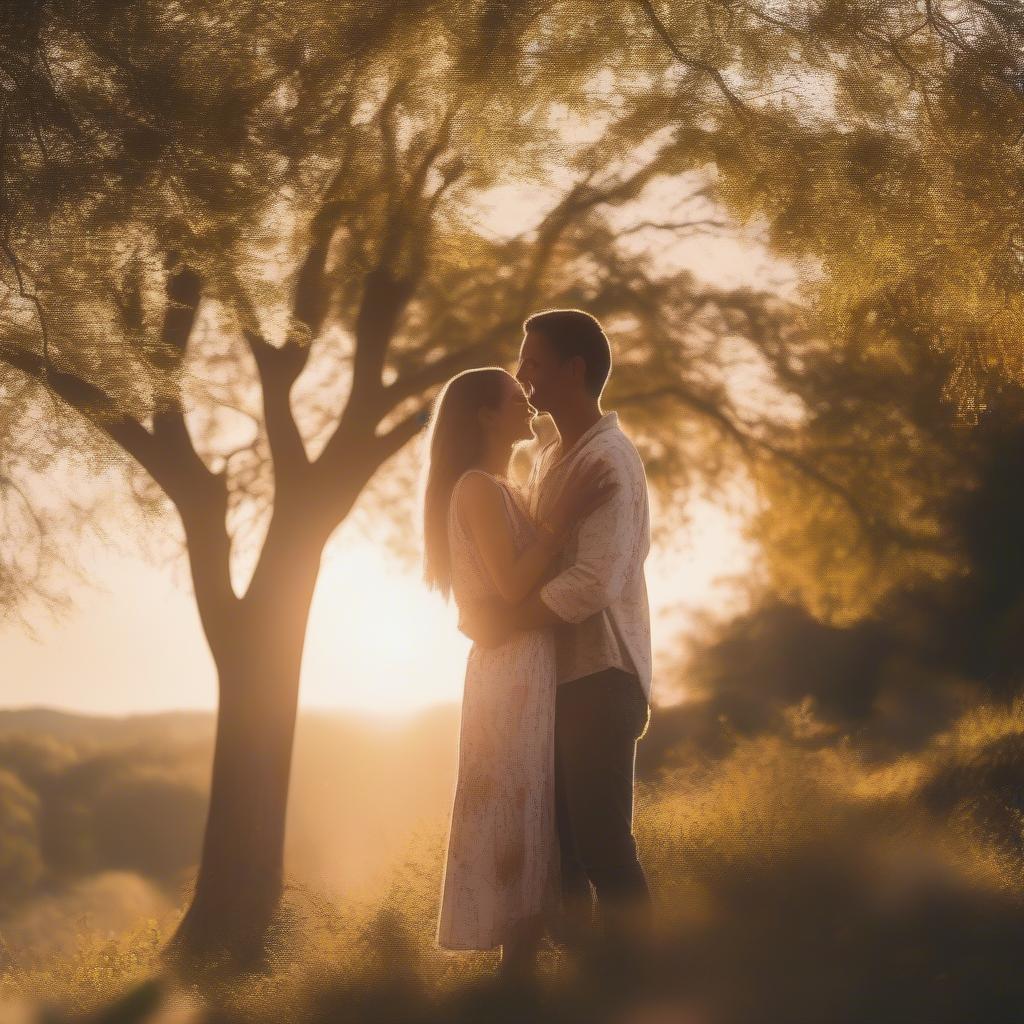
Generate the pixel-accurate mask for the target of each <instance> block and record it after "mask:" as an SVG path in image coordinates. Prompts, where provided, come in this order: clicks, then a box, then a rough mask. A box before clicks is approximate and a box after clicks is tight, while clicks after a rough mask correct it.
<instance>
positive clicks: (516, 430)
mask: <svg viewBox="0 0 1024 1024" xmlns="http://www.w3.org/2000/svg"><path fill="white" fill-rule="evenodd" d="M488 412H489V413H490V415H488V416H487V420H488V421H489V426H490V429H491V430H493V431H494V436H495V439H496V440H498V441H500V442H501V443H502V444H507V445H510V446H511V445H514V444H516V443H518V442H520V441H532V440H533V437H534V433H533V418H534V417H535V416H536V415H537V410H536V409H534V407H533V406H532V405H530V402H529V400H528V399H527V397H526V393H525V392H524V391H523V389H522V387H521V386H520V384H519V382H518V381H517V380H516V379H515V378H514V377H512V376H511V375H510V376H509V377H508V378H507V379H506V380H505V383H504V386H503V390H502V397H501V402H500V403H499V405H498V407H497V408H496V409H493V410H488Z"/></svg>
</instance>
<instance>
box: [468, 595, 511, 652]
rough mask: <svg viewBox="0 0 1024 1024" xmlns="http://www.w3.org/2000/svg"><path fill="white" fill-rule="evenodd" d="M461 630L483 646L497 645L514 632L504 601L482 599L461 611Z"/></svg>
mask: <svg viewBox="0 0 1024 1024" xmlns="http://www.w3.org/2000/svg"><path fill="white" fill-rule="evenodd" d="M459 631H460V632H462V633H464V634H465V635H466V636H468V637H469V639H470V640H472V641H473V642H474V643H477V644H479V645H480V646H481V647H497V646H498V645H499V644H503V643H504V642H505V641H506V640H507V639H508V638H509V637H510V636H511V635H512V634H513V633H514V632H515V625H514V623H513V622H512V620H511V616H510V615H509V609H508V606H507V605H506V604H505V603H504V601H482V602H480V603H479V604H476V605H473V606H472V607H470V608H466V609H465V610H463V611H461V612H460V613H459Z"/></svg>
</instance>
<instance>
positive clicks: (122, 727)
mask: <svg viewBox="0 0 1024 1024" xmlns="http://www.w3.org/2000/svg"><path fill="white" fill-rule="evenodd" d="M213 730H214V717H213V714H212V712H209V711H168V712H162V713H159V714H149V715H124V716H114V715H111V716H106V715H83V714H78V713H76V712H73V711H59V710H57V709H56V708H45V707H40V708H12V709H4V710H0V736H10V735H12V734H17V733H21V734H36V735H46V736H52V737H53V738H54V739H58V740H64V741H65V742H71V743H75V742H78V741H82V740H85V741H89V742H95V743H104V744H106V743H117V744H121V743H136V742H138V741H140V740H151V739H171V740H175V739H180V740H185V741H194V740H197V739H205V738H208V737H212V736H213Z"/></svg>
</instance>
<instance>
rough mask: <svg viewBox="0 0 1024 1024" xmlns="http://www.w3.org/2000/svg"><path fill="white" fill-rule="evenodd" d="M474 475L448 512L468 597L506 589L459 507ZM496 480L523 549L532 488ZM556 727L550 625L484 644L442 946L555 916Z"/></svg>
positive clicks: (462, 755)
mask: <svg viewBox="0 0 1024 1024" xmlns="http://www.w3.org/2000/svg"><path fill="white" fill-rule="evenodd" d="M470 472H481V471H480V470H470ZM466 475H467V474H463V476H462V477H461V478H460V479H459V481H458V482H457V483H456V485H455V488H454V489H453V492H452V501H451V507H450V509H449V517H448V537H449V543H450V547H451V573H452V593H453V594H454V596H455V600H456V602H457V604H458V605H459V606H460V607H465V606H466V605H468V604H471V603H473V602H474V601H478V600H479V599H481V598H488V597H496V596H497V594H498V591H497V588H496V587H495V585H494V583H493V582H492V580H491V578H490V576H489V574H488V572H487V569H486V567H485V566H484V563H483V561H482V559H481V557H480V554H479V552H478V550H477V548H476V545H475V544H474V542H473V540H472V537H471V535H470V533H469V531H468V529H467V527H466V526H465V524H464V522H463V520H462V517H461V516H460V515H459V498H460V488H461V484H462V481H463V480H465V478H466ZM486 475H488V476H490V474H486ZM491 479H492V480H494V481H495V482H496V483H498V485H499V486H500V487H501V490H502V494H503V496H504V498H505V512H506V515H507V517H508V523H509V528H510V530H511V531H512V536H513V540H514V544H515V547H516V550H517V551H522V550H523V548H525V547H526V546H527V545H528V544H529V543H530V541H531V539H532V537H533V527H532V525H531V523H530V520H529V518H528V516H527V514H526V512H525V511H524V509H523V507H522V504H521V500H522V499H521V498H520V497H519V495H518V494H517V493H516V492H515V491H513V489H512V488H511V487H510V486H509V485H508V484H506V483H505V482H504V481H500V480H498V479H497V478H496V477H491ZM554 726H555V652H554V640H553V636H552V633H551V630H546V629H545V630H532V631H530V632H519V633H516V634H514V635H513V636H512V637H511V638H510V639H509V640H507V641H506V642H505V643H504V644H502V645H500V646H498V647H493V648H489V649H488V648H482V647H479V646H478V645H476V644H474V645H473V647H472V648H471V650H470V652H469V660H468V662H467V665H466V680H465V687H464V690H463V698H462V725H461V731H460V735H459V774H458V782H457V784H456V789H455V799H454V804H453V808H452V818H451V826H450V830H449V835H448V853H447V859H446V863H445V870H444V882H443V886H442V895H441V911H440V915H439V920H438V929H437V942H438V945H439V946H441V947H443V948H446V949H492V948H493V947H495V946H498V945H501V944H503V943H504V942H506V941H507V940H508V938H509V937H510V930H511V928H512V927H513V926H514V925H515V924H516V923H517V922H520V921H522V920H523V919H525V918H529V917H532V916H534V915H537V914H544V915H547V914H548V913H550V912H551V911H553V910H554V908H555V906H556V905H557V898H558V886H559V877H558V872H559V869H558V838H557V833H556V830H555V782H554V738H555V732H554Z"/></svg>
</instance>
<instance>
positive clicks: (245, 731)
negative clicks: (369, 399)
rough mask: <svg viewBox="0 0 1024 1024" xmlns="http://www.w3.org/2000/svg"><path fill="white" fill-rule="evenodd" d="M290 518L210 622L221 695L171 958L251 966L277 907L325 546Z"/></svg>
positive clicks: (183, 963) (191, 963)
mask: <svg viewBox="0 0 1024 1024" xmlns="http://www.w3.org/2000/svg"><path fill="white" fill-rule="evenodd" d="M289 520H290V521H288V522H284V521H282V520H281V519H280V518H278V517H275V521H274V522H272V523H271V526H270V530H269V532H268V535H267V539H266V543H265V544H264V548H263V553H262V555H261V558H260V563H259V565H258V566H257V569H256V572H255V574H254V576H253V579H252V582H251V584H250V586H249V591H248V593H247V594H246V596H245V597H244V598H243V599H242V600H241V601H240V602H238V607H237V609H236V614H234V615H225V616H217V617H216V618H215V619H213V620H211V624H213V630H212V633H211V631H210V628H209V626H208V640H209V642H210V647H211V650H212V651H213V652H214V659H215V662H216V664H217V669H218V674H219V688H220V701H219V706H218V711H217V733H216V742H215V748H214V757H213V773H212V779H211V786H210V802H209V809H208V813H207V821H206V831H205V835H204V839H203V848H202V856H201V860H200V864H199V871H198V876H197V879H196V883H195V890H194V894H193V898H192V902H191V905H190V906H189V908H188V910H187V911H186V913H185V916H184V917H183V918H182V921H181V923H180V924H179V926H178V929H177V931H176V932H175V934H174V936H173V937H172V939H171V941H170V943H169V944H168V947H167V950H166V956H167V958H168V959H169V960H170V961H171V962H172V963H175V964H177V965H178V966H179V967H195V966H207V967H209V966H214V965H215V964H220V965H221V966H223V967H224V968H226V969H228V970H238V969H248V968H252V967H255V966H258V965H259V964H260V962H261V961H262V960H263V958H264V954H265V952H266V948H267V939H268V935H269V932H270V929H271V927H272V925H273V924H274V920H275V917H276V914H277V912H278V909H279V906H280V900H281V895H282V891H283V881H284V873H283V861H284V837H285V820H286V812H287V804H288V785H289V778H290V774H291V760H292V746H293V739H294V734H295V722H296V713H297V708H298V696H299V675H300V670H301V665H302V651H303V646H304V642H305V634H306V625H307V622H308V618H309V608H310V604H311V602H312V598H313V590H314V588H315V585H316V578H317V574H318V571H319V563H320V555H321V552H322V550H323V542H322V541H321V540H320V539H319V538H317V539H315V540H312V539H311V538H310V536H309V530H308V526H305V528H304V524H302V523H300V522H297V521H295V520H294V519H292V518H291V517H289ZM324 540H326V538H324Z"/></svg>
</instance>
